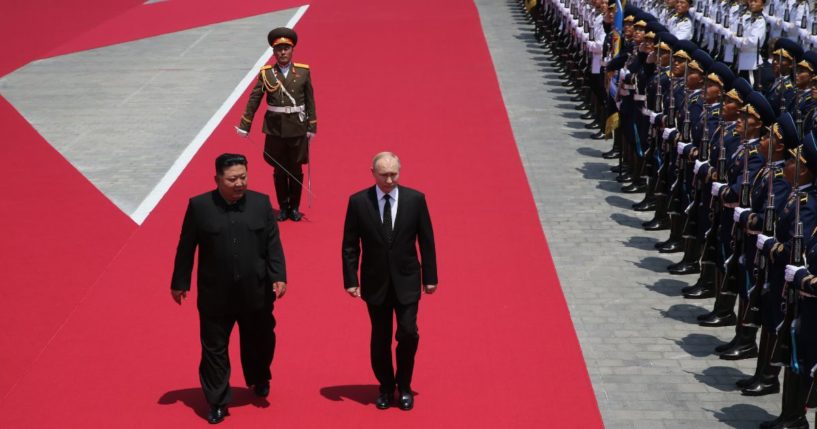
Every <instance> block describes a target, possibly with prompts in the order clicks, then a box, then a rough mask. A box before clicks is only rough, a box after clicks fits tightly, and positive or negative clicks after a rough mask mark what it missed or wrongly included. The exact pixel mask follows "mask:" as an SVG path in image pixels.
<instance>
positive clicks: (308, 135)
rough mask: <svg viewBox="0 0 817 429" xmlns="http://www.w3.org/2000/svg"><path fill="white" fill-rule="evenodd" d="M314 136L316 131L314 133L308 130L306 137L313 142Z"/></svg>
mask: <svg viewBox="0 0 817 429" xmlns="http://www.w3.org/2000/svg"><path fill="white" fill-rule="evenodd" d="M314 138H315V133H313V132H311V131H307V132H306V139H307V140H308V141H310V142H311V141H312V139H314Z"/></svg>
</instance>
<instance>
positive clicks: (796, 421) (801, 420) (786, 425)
mask: <svg viewBox="0 0 817 429" xmlns="http://www.w3.org/2000/svg"><path fill="white" fill-rule="evenodd" d="M773 427H774V428H775V429H777V428H781V429H808V428H809V425H808V420H807V419H806V416H799V417H795V418H793V419H787V420H784V421H782V422H780V423H778V426H773Z"/></svg>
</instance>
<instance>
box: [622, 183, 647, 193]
mask: <svg viewBox="0 0 817 429" xmlns="http://www.w3.org/2000/svg"><path fill="white" fill-rule="evenodd" d="M646 190H647V184H646V183H644V182H636V181H633V183H631V184H629V185H627V186H624V187H622V188H621V192H624V193H625V194H637V193H639V192H645V191H646Z"/></svg>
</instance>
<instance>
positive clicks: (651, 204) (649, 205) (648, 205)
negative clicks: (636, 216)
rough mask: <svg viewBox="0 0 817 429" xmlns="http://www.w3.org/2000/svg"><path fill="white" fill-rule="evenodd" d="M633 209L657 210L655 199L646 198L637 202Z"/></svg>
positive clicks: (639, 210)
mask: <svg viewBox="0 0 817 429" xmlns="http://www.w3.org/2000/svg"><path fill="white" fill-rule="evenodd" d="M633 210H635V211H637V212H651V211H653V210H655V200H644V201H642V202H640V203H638V204H635V205H634V206H633ZM648 223H649V222H648Z"/></svg>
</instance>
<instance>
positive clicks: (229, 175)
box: [216, 164, 247, 203]
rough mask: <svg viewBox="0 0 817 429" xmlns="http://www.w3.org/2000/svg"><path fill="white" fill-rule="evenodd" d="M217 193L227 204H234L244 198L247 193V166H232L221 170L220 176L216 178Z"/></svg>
mask: <svg viewBox="0 0 817 429" xmlns="http://www.w3.org/2000/svg"><path fill="white" fill-rule="evenodd" d="M216 185H217V186H218V192H219V193H220V194H221V196H222V197H224V199H225V200H227V201H228V202H231V203H232V202H236V201H238V200H240V199H241V197H243V196H244V192H246V191H247V166H245V165H241V164H238V165H232V166H230V167H227V168H225V169H224V170H222V172H221V175H218V176H216Z"/></svg>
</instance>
